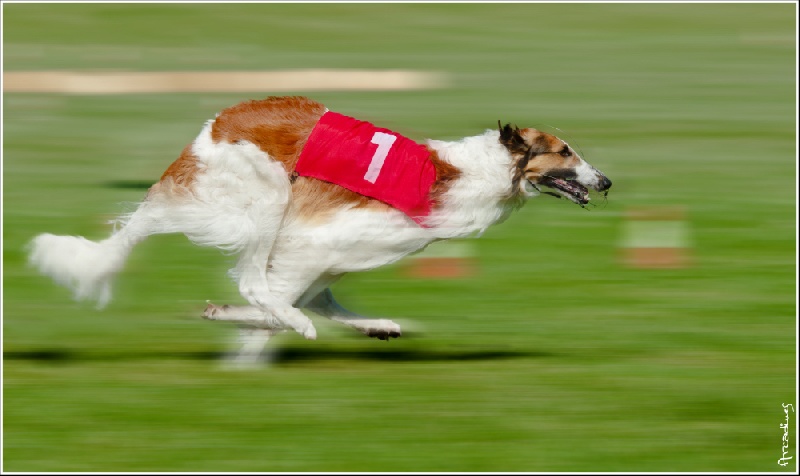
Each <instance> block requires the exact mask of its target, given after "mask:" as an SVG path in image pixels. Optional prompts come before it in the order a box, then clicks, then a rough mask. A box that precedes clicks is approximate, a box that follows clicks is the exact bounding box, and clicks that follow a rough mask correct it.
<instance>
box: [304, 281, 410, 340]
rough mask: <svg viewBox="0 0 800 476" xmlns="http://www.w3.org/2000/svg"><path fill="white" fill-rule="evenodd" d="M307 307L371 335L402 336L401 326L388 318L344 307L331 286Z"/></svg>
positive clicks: (379, 337) (380, 337) (378, 336)
mask: <svg viewBox="0 0 800 476" xmlns="http://www.w3.org/2000/svg"><path fill="white" fill-rule="evenodd" d="M305 307H306V309H308V310H310V311H313V312H315V313H317V314H319V315H321V316H323V317H327V318H328V319H330V320H332V321H336V322H341V323H342V324H344V325H346V326H349V327H352V328H353V329H356V330H358V331H359V332H361V333H363V334H366V335H367V336H369V337H377V338H378V339H380V340H389V338H390V337H400V336H401V335H402V332H401V330H400V326H399V325H398V324H397V323H395V322H392V321H390V320H388V319H369V318H366V317H364V316H360V315H358V314H356V313H354V312H351V311H348V310H347V309H345V308H343V307H342V306H341V305H340V304H339V303H338V302H336V300H335V299H334V298H333V293H332V292H331V290H330V288H327V289H325V290H324V291H322V292H321V293H319V294H318V295H317V296H316V297H314V298H313V299H311V301H309V302H308V304H306V306H305Z"/></svg>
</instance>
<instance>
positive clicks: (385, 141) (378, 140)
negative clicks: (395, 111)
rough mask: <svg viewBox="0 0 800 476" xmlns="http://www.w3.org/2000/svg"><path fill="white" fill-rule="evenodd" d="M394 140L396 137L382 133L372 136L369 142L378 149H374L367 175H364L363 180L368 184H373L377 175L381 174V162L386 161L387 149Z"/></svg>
mask: <svg viewBox="0 0 800 476" xmlns="http://www.w3.org/2000/svg"><path fill="white" fill-rule="evenodd" d="M396 140H397V136H393V135H391V134H386V133H384V132H376V133H375V134H373V136H372V140H371V141H370V142H372V143H373V144H376V145H377V146H378V148H377V149H375V153H374V154H373V155H372V160H371V161H370V163H369V168H368V169H367V173H366V174H364V180H366V181H367V182H369V183H375V181H376V180H378V175H380V174H381V169H382V168H383V162H384V161H385V160H386V156H387V155H389V149H391V148H392V144H394V141H396Z"/></svg>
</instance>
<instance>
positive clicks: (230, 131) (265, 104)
mask: <svg viewBox="0 0 800 476" xmlns="http://www.w3.org/2000/svg"><path fill="white" fill-rule="evenodd" d="M324 113H325V106H323V105H322V104H320V103H318V102H316V101H312V100H311V99H308V98H305V97H299V96H292V97H274V96H273V97H269V98H267V99H262V100H258V101H246V102H243V103H240V104H237V105H235V106H232V107H229V108H227V109H224V110H223V111H222V112H221V113H220V114H219V116H217V118H216V120H215V121H214V124H213V126H212V128H211V139H212V140H213V141H214V142H223V141H224V142H228V143H231V144H233V143H236V142H237V141H241V140H244V141H248V142H252V143H253V144H255V145H257V146H258V148H259V149H261V150H263V151H264V152H266V153H267V154H269V156H270V157H272V158H273V159H275V160H277V161H279V162H281V163H282V164H283V167H284V168H285V169H286V172H287V173H291V172H292V171H294V166H295V164H297V159H298V157H299V156H300V151H302V150H303V146H305V144H306V140H308V136H309V135H311V131H312V130H313V129H314V126H315V125H316V124H317V121H319V118H320V117H322V115H323V114H324Z"/></svg>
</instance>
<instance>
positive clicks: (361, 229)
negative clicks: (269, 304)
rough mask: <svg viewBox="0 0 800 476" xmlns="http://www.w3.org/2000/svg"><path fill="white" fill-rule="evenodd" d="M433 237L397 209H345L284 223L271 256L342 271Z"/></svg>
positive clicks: (377, 262) (370, 264)
mask: <svg viewBox="0 0 800 476" xmlns="http://www.w3.org/2000/svg"><path fill="white" fill-rule="evenodd" d="M433 240H434V237H433V235H431V234H430V232H429V231H428V230H427V229H425V228H422V227H420V226H419V225H417V224H415V223H414V222H412V221H411V220H409V219H408V217H406V216H405V215H404V214H403V213H402V212H400V211H398V210H394V209H391V210H389V211H371V210H364V209H350V210H343V211H341V212H339V213H337V214H336V215H335V216H333V217H332V218H331V219H330V220H327V221H325V222H324V223H320V224H312V223H308V222H303V221H292V222H291V223H288V224H287V225H286V226H285V227H284V228H283V229H282V230H281V233H280V235H279V236H278V239H277V241H276V243H275V248H274V251H273V253H272V257H273V259H275V260H278V261H280V262H281V264H287V265H291V266H304V267H313V268H316V269H320V270H325V271H329V272H331V273H347V272H356V271H365V270H369V269H373V268H377V267H379V266H383V265H386V264H389V263H393V262H395V261H397V260H399V259H401V258H403V257H404V256H406V255H408V254H410V253H413V252H415V251H418V250H420V249H421V248H424V247H425V246H426V245H428V244H429V243H430V242H431V241H433Z"/></svg>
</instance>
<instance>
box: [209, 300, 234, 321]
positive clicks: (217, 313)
mask: <svg viewBox="0 0 800 476" xmlns="http://www.w3.org/2000/svg"><path fill="white" fill-rule="evenodd" d="M229 308H230V306H229V305H227V304H225V305H222V306H217V305H216V304H212V303H208V306H206V309H205V311H203V319H208V320H211V321H217V320H220V319H222V314H223V313H224V312H225V311H226V310H227V309H229Z"/></svg>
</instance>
